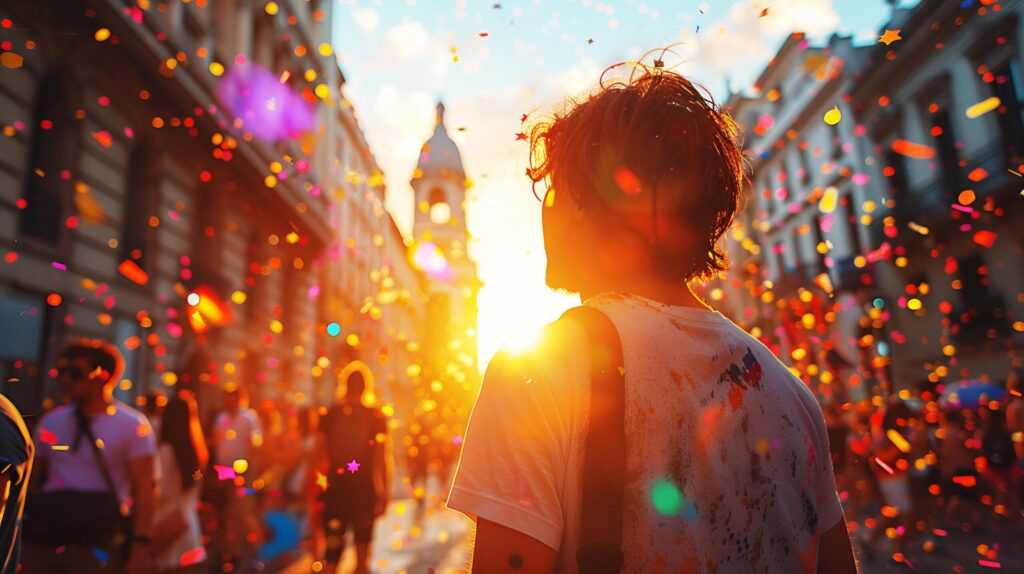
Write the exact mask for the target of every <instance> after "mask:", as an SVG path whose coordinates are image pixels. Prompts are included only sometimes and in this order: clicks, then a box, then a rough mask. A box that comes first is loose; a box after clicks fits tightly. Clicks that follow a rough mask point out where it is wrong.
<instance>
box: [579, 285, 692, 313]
mask: <svg viewBox="0 0 1024 574" xmlns="http://www.w3.org/2000/svg"><path fill="white" fill-rule="evenodd" d="M610 291H611V292H616V293H631V294H633V295H639V296H641V297H645V298H647V299H651V300H652V301H657V302H659V303H663V304H665V305H672V306H678V307H696V308H698V309H710V307H708V305H706V304H705V303H704V302H703V301H701V300H700V299H698V298H697V296H696V295H694V294H693V291H692V290H691V289H690V286H689V285H686V284H679V283H671V282H667V281H664V280H660V279H644V278H639V279H629V278H619V279H615V278H613V279H608V280H606V281H602V282H601V283H599V284H598V285H597V286H596V287H593V288H591V289H581V290H580V301H581V302H582V301H586V300H587V299H589V298H591V297H593V296H595V295H599V294H601V293H607V292H610Z"/></svg>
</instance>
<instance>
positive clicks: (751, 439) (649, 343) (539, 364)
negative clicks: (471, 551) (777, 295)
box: [448, 293, 842, 574]
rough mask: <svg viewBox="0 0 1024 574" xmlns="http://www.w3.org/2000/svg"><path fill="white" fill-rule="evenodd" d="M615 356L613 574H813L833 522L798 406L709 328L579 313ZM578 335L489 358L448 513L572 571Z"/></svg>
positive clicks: (556, 326) (792, 388)
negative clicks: (487, 526)
mask: <svg viewBox="0 0 1024 574" xmlns="http://www.w3.org/2000/svg"><path fill="white" fill-rule="evenodd" d="M586 304H587V305H588V306H592V307H595V308H597V309H600V310H601V311H603V312H604V313H605V314H607V315H608V316H609V317H610V318H611V320H612V321H613V322H614V323H615V325H616V328H617V330H618V332H619V337H620V339H621V341H622V347H623V362H624V370H625V384H626V406H625V409H626V410H625V431H626V437H627V445H626V460H625V461H623V463H624V464H625V467H626V468H625V470H626V486H625V491H626V492H625V506H626V508H625V511H624V519H623V520H624V521H623V540H622V549H623V552H624V553H625V558H626V568H625V571H626V572H644V573H647V572H684V571H685V572H718V573H720V574H722V573H730V572H786V573H793V572H814V570H815V567H816V563H817V536H818V535H820V534H821V533H822V532H824V531H825V530H827V529H829V528H831V527H832V526H834V525H835V524H837V523H838V522H839V520H840V519H841V518H842V507H841V506H840V504H839V499H838V497H837V495H836V490H835V479H834V477H833V474H832V464H831V461H830V459H829V449H828V435H827V432H826V429H825V423H824V420H823V418H822V415H821V410H820V408H819V406H818V403H817V402H816V401H815V399H814V396H813V395H812V394H811V392H810V391H809V390H808V389H807V388H806V387H805V386H804V384H803V383H802V382H801V381H800V380H799V379H797V378H795V377H794V376H793V375H792V374H791V373H790V372H789V371H788V370H787V369H786V367H785V366H784V365H783V364H782V363H781V362H779V361H778V359H776V358H775V356H774V355H772V353H771V352H770V351H769V350H768V349H767V348H766V347H765V346H764V345H762V344H761V343H760V342H758V341H757V340H756V339H754V338H753V337H751V336H750V335H748V334H747V333H746V332H744V331H743V330H742V329H740V328H739V327H737V326H736V325H734V324H733V323H732V322H730V321H729V320H728V319H726V318H725V317H723V316H722V315H721V314H719V313H717V312H713V311H708V310H704V309H697V308H690V307H677V306H667V305H663V304H661V303H658V302H656V301H652V300H650V299H645V298H642V297H638V296H635V295H628V296H627V295H620V294H615V293H606V294H603V295H599V296H597V297H593V298H591V299H589V300H588V301H587V302H586ZM589 365H590V364H589V356H588V349H587V345H586V338H585V335H584V333H583V331H582V329H580V328H579V327H578V326H577V325H576V323H574V322H572V321H558V322H556V323H553V324H551V325H549V326H548V328H547V329H546V330H545V335H544V338H543V340H542V342H541V344H539V345H537V348H536V349H535V350H531V351H528V352H524V353H522V354H519V355H512V354H509V353H506V352H501V353H499V354H498V355H496V356H495V357H494V359H493V360H492V361H491V363H490V365H489V366H488V369H487V373H486V375H485V376H484V382H483V387H482V389H481V391H480V396H479V398H478V399H477V403H476V406H475V407H474V409H473V413H472V416H471V418H470V423H469V428H468V431H467V435H466V439H465V444H464V445H463V451H462V458H461V460H460V462H459V468H458V471H457V474H456V477H455V481H454V484H453V487H452V490H451V494H450V495H449V498H448V506H449V507H450V508H453V509H455V510H459V511H461V512H464V513H466V514H468V515H471V516H475V517H483V518H485V519H487V520H490V521H492V522H495V523H498V524H501V525H503V526H506V527H508V528H512V529H514V530H517V531H519V532H522V533H524V534H527V535H528V536H531V537H533V538H535V539H537V540H539V541H540V542H543V543H544V544H546V545H547V546H549V547H551V548H553V549H555V550H558V551H559V560H558V568H557V569H556V571H557V572H563V573H568V572H576V571H577V567H576V561H575V554H576V549H577V547H578V545H579V542H578V540H579V522H580V488H581V486H580V475H581V473H582V465H583V445H584V438H585V436H586V426H587V418H588V416H589V400H590V399H589V393H590V374H589V369H590V366H589Z"/></svg>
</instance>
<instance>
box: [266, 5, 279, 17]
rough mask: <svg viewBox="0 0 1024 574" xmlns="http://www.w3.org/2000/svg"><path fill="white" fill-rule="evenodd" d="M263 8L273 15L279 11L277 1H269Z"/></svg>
mask: <svg viewBox="0 0 1024 574" xmlns="http://www.w3.org/2000/svg"><path fill="white" fill-rule="evenodd" d="M263 9H264V10H266V12H267V14H270V15H271V16H273V15H274V14H277V11H278V6H277V2H267V5H266V6H264V7H263Z"/></svg>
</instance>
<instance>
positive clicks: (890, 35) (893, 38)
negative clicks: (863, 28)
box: [878, 29, 903, 46]
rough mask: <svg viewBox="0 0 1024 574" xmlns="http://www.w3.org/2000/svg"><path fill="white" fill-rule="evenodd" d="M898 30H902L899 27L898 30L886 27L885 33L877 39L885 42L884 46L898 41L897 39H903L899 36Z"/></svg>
mask: <svg viewBox="0 0 1024 574" xmlns="http://www.w3.org/2000/svg"><path fill="white" fill-rule="evenodd" d="M900 32H902V29H900V30H889V29H886V31H885V33H884V34H882V35H881V36H879V37H878V41H879V42H881V43H882V44H885V45H886V46H888V45H890V44H892V43H893V42H898V41H899V40H902V39H903V38H902V37H901V36H900Z"/></svg>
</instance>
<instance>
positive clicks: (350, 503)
mask: <svg viewBox="0 0 1024 574" xmlns="http://www.w3.org/2000/svg"><path fill="white" fill-rule="evenodd" d="M366 390H367V385H366V380H365V379H364V378H363V373H362V372H361V371H358V370H357V371H353V372H352V373H351V374H350V375H349V377H348V380H347V383H346V385H345V392H344V395H343V396H344V398H343V399H342V401H341V402H340V403H338V404H335V405H333V406H331V408H330V409H329V410H328V411H327V414H326V415H325V416H324V418H323V420H322V421H321V422H322V424H321V426H320V430H321V432H323V434H324V446H325V449H326V451H327V453H326V454H327V460H328V474H327V489H326V491H325V492H324V500H325V504H324V511H323V522H324V531H325V534H326V538H327V550H326V567H325V570H324V571H325V572H327V573H328V574H334V573H335V571H336V570H337V567H338V562H339V561H340V559H341V555H342V552H343V551H344V549H345V533H346V531H347V530H348V529H351V530H352V531H353V538H354V539H355V546H356V569H355V573H356V574H366V573H368V572H369V571H370V570H369V568H370V566H369V564H370V548H371V544H372V543H373V525H374V522H375V520H376V519H377V517H379V516H381V515H382V514H384V511H385V509H386V508H387V504H388V499H389V495H390V489H391V463H390V456H389V454H388V450H389V449H388V440H387V436H388V430H387V419H386V417H385V416H384V413H383V412H381V410H380V409H378V408H375V407H369V406H366V405H365V404H363V400H362V397H363V394H364V393H365V392H366Z"/></svg>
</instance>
